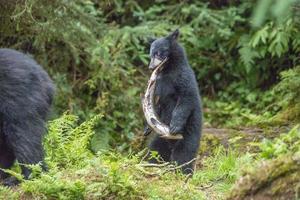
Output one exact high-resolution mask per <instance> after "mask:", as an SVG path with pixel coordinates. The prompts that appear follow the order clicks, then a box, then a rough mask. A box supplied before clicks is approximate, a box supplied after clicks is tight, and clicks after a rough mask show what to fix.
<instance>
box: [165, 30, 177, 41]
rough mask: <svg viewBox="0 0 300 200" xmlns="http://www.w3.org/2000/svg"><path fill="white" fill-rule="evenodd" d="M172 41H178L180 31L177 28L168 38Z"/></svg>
mask: <svg viewBox="0 0 300 200" xmlns="http://www.w3.org/2000/svg"><path fill="white" fill-rule="evenodd" d="M168 37H169V38H170V39H172V40H177V39H178V37H179V29H178V28H177V29H176V30H175V31H174V32H173V33H171V34H170V35H169V36H168Z"/></svg>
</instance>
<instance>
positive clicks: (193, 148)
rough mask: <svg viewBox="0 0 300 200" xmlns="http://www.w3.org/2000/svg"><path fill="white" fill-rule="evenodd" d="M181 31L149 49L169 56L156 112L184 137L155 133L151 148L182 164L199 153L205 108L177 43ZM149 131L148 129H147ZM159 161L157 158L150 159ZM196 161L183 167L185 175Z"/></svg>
mask: <svg viewBox="0 0 300 200" xmlns="http://www.w3.org/2000/svg"><path fill="white" fill-rule="evenodd" d="M178 35H179V31H178V30H176V31H175V32H174V33H172V34H170V35H169V36H167V37H164V38H160V39H157V40H155V41H154V42H153V43H152V45H151V49H150V56H151V58H154V57H158V58H159V59H160V60H162V59H165V58H168V61H167V63H165V66H164V68H163V70H162V72H161V73H160V75H159V76H158V80H157V83H156V84H157V85H156V89H155V95H156V96H157V97H159V101H158V103H157V105H156V112H157V114H158V116H159V118H160V119H161V121H162V122H164V123H166V124H167V125H169V126H170V130H171V133H172V134H175V133H181V134H182V135H183V137H184V139H183V140H166V139H162V138H160V137H159V136H156V137H155V138H154V140H153V141H152V142H151V144H150V150H152V151H157V152H158V153H159V155H160V156H161V158H162V159H163V160H164V161H175V162H176V163H177V164H178V165H182V164H184V163H187V162H189V161H191V160H193V159H194V158H195V157H196V155H197V152H198V149H199V143H200V137H201V127H202V109H201V99H200V94H199V90H198V84H197V82H196V78H195V75H194V72H193V70H192V69H191V67H190V66H189V64H188V60H187V57H186V54H185V52H184V49H183V47H181V45H180V44H178V42H177V41H176V40H177V37H178ZM146 130H148V129H147V128H146ZM150 161H151V162H156V160H155V159H152V160H150ZM193 166H194V162H193V163H190V164H188V165H184V166H183V167H182V172H183V173H185V174H190V173H193V169H194V167H193Z"/></svg>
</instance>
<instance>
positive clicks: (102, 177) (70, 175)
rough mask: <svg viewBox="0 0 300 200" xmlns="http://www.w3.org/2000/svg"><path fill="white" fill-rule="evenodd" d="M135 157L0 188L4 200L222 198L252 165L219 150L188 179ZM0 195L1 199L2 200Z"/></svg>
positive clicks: (110, 155)
mask: <svg viewBox="0 0 300 200" xmlns="http://www.w3.org/2000/svg"><path fill="white" fill-rule="evenodd" d="M141 160H142V157H141V156H140V155H129V156H124V155H121V154H119V153H116V152H102V153H100V154H99V155H97V156H95V157H94V158H92V159H90V160H89V161H88V162H86V163H87V164H86V165H85V166H84V167H83V168H77V167H76V166H75V167H73V168H65V169H59V168H52V169H50V171H49V172H47V173H43V174H42V175H41V176H40V177H37V178H34V179H32V180H29V181H24V182H23V183H22V184H21V185H20V187H18V188H14V189H12V190H11V189H7V188H4V187H2V186H0V197H5V199H223V197H224V195H225V194H226V192H227V191H228V190H229V189H230V188H231V186H232V185H233V183H234V182H235V180H236V178H237V177H238V175H239V172H240V166H242V165H247V163H251V161H252V160H253V158H252V156H251V155H250V154H245V155H242V156H239V155H238V152H235V151H234V150H225V149H224V148H223V147H221V146H220V147H218V148H217V149H216V150H215V151H214V152H213V154H212V155H211V156H210V157H206V158H203V159H202V160H201V161H200V162H198V164H197V167H198V169H197V171H196V173H195V174H194V176H193V177H192V178H191V179H187V178H186V177H185V176H184V175H182V174H181V173H180V172H167V173H162V171H164V170H166V169H167V167H145V166H144V165H142V164H141ZM1 195H2V196H1Z"/></svg>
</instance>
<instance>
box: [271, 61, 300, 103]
mask: <svg viewBox="0 0 300 200" xmlns="http://www.w3.org/2000/svg"><path fill="white" fill-rule="evenodd" d="M299 84H300V66H297V67H295V68H294V69H289V70H286V71H283V72H282V73H281V81H280V83H279V84H277V85H276V87H275V88H274V91H275V92H276V93H277V94H278V96H279V104H280V105H281V106H282V107H284V108H287V107H289V106H294V105H296V104H298V103H299V101H300V91H299Z"/></svg>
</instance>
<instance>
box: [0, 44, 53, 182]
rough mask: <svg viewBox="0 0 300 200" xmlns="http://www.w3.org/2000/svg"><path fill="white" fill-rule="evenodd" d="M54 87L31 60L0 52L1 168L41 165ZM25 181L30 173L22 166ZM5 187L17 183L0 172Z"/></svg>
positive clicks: (7, 50) (14, 52) (1, 50)
mask: <svg viewBox="0 0 300 200" xmlns="http://www.w3.org/2000/svg"><path fill="white" fill-rule="evenodd" d="M53 94H54V85H53V83H52V80H51V79H50V78H49V76H48V74H47V73H46V72H45V71H44V70H43V69H42V67H41V66H39V65H38V64H37V63H36V62H35V61H34V60H33V59H31V58H30V57H28V56H26V55H24V54H22V53H20V52H18V51H15V50H11V49H0V168H2V169H9V168H10V167H11V166H12V165H13V163H14V161H15V160H17V161H18V162H19V163H21V164H37V163H41V164H42V165H43V167H45V166H44V164H43V158H44V154H43V147H42V137H43V133H44V132H45V120H46V117H47V115H48V112H49V109H50V106H51V103H52V98H53ZM21 168H22V173H23V175H24V177H25V178H28V177H29V175H30V170H29V169H28V168H26V167H25V166H24V165H21ZM0 179H2V180H3V183H4V184H5V185H14V184H16V183H17V181H16V180H15V178H14V177H9V176H8V175H7V174H6V173H4V172H3V171H1V170H0Z"/></svg>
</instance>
